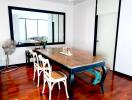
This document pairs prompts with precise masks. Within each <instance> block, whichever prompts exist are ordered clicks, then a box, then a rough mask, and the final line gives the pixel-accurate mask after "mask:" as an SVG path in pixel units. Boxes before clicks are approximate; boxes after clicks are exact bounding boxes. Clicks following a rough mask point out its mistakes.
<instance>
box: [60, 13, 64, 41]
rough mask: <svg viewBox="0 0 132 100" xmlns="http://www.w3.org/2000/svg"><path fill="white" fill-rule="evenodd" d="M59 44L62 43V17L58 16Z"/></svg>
mask: <svg viewBox="0 0 132 100" xmlns="http://www.w3.org/2000/svg"><path fill="white" fill-rule="evenodd" d="M59 42H64V16H63V15H59Z"/></svg>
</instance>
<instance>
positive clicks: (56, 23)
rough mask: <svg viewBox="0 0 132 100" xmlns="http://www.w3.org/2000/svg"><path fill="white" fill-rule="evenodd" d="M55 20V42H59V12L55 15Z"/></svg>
mask: <svg viewBox="0 0 132 100" xmlns="http://www.w3.org/2000/svg"><path fill="white" fill-rule="evenodd" d="M53 22H54V42H59V38H58V14H54V15H53Z"/></svg>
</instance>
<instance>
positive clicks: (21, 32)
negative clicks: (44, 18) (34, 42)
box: [18, 19, 26, 42]
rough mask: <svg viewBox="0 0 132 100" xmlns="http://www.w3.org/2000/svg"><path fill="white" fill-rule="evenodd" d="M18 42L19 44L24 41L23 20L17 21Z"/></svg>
mask: <svg viewBox="0 0 132 100" xmlns="http://www.w3.org/2000/svg"><path fill="white" fill-rule="evenodd" d="M19 31H20V32H19V33H20V34H18V35H19V40H20V42H25V41H26V32H25V19H19Z"/></svg>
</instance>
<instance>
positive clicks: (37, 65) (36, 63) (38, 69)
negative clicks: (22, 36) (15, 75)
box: [29, 50, 43, 87]
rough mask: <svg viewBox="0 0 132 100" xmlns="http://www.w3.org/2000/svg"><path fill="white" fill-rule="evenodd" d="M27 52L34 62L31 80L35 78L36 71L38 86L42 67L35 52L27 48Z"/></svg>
mask: <svg viewBox="0 0 132 100" xmlns="http://www.w3.org/2000/svg"><path fill="white" fill-rule="evenodd" d="M29 53H30V54H31V55H32V56H33V64H34V76H33V80H35V74H36V72H37V75H38V83H37V87H39V83H40V75H41V73H42V72H43V68H42V66H41V64H40V63H39V60H38V56H37V53H36V52H33V51H32V50H29Z"/></svg>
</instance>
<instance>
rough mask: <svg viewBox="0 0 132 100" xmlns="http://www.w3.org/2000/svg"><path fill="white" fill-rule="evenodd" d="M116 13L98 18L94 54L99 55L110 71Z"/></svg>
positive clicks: (112, 58) (111, 67)
mask: <svg viewBox="0 0 132 100" xmlns="http://www.w3.org/2000/svg"><path fill="white" fill-rule="evenodd" d="M117 16H118V14H117V13H108V14H102V15H99V16H98V27H97V45H96V54H101V55H102V56H103V57H104V58H105V59H106V62H107V63H108V64H109V66H110V69H113V60H114V50H115V39H116V27H117Z"/></svg>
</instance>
